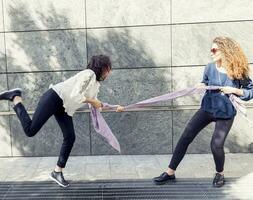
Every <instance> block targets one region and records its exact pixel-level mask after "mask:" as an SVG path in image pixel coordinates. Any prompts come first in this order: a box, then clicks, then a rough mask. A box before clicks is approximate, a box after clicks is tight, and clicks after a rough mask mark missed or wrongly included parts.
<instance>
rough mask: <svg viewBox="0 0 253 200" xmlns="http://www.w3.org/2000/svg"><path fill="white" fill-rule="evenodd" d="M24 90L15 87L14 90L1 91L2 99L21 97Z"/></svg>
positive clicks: (11, 99) (10, 99) (0, 97)
mask: <svg viewBox="0 0 253 200" xmlns="http://www.w3.org/2000/svg"><path fill="white" fill-rule="evenodd" d="M21 93H22V90H21V89H20V88H15V89H12V90H8V91H4V92H1V93H0V100H9V101H13V99H14V97H15V96H20V97H21Z"/></svg>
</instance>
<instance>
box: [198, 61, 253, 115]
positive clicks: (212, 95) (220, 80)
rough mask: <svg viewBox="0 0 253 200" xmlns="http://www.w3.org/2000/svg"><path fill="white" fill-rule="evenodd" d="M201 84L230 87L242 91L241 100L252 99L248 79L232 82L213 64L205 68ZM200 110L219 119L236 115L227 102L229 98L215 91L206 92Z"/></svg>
mask: <svg viewBox="0 0 253 200" xmlns="http://www.w3.org/2000/svg"><path fill="white" fill-rule="evenodd" d="M202 83H205V84H206V85H214V86H230V87H235V88H240V89H243V96H240V98H241V99H242V100H245V101H248V100H250V99H252V98H253V83H252V80H251V79H250V78H247V79H243V80H238V79H235V80H232V79H230V78H229V77H228V76H227V74H225V73H222V72H219V71H218V70H217V68H216V65H215V63H209V64H208V65H207V66H206V67H205V71H204V75H203V80H202ZM201 109H202V110H205V111H207V112H209V113H212V114H213V115H214V117H216V118H220V119H230V118H233V117H234V116H235V115H236V110H235V108H234V106H233V105H232V103H231V102H230V100H229V96H228V95H226V94H223V93H221V92H220V91H219V90H217V91H206V93H205V95H204V97H203V99H202V102H201Z"/></svg>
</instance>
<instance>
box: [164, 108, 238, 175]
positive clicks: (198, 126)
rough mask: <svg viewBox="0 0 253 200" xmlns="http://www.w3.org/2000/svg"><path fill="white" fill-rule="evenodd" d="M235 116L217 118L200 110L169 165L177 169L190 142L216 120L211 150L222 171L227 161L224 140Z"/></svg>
mask: <svg viewBox="0 0 253 200" xmlns="http://www.w3.org/2000/svg"><path fill="white" fill-rule="evenodd" d="M233 121H234V118H232V119H216V118H214V117H213V115H212V114H211V113H208V112H205V111H203V110H201V109H200V110H198V111H197V112H196V113H195V115H194V116H193V117H192V119H191V120H190V122H189V123H188V124H187V126H186V128H185V130H184V132H183V134H182V136H181V138H180V139H179V141H178V143H177V146H176V148H175V151H174V153H173V156H172V159H171V161H170V164H169V167H170V168H171V169H173V170H176V168H177V166H178V165H179V163H180V162H181V160H182V159H183V157H184V155H185V153H186V150H187V148H188V146H189V144H190V143H191V142H192V141H193V139H194V138H195V137H196V136H197V135H198V133H199V132H200V131H201V130H202V129H203V128H204V127H206V126H207V125H208V124H210V123H211V122H215V129H214V133H213V136H212V140H211V150H212V153H213V158H214V162H215V166H216V171H217V172H222V171H223V167H224V162H225V153H224V142H225V139H226V137H227V135H228V133H229V131H230V129H231V126H232V124H233Z"/></svg>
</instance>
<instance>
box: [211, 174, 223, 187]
mask: <svg viewBox="0 0 253 200" xmlns="http://www.w3.org/2000/svg"><path fill="white" fill-rule="evenodd" d="M224 184H225V178H224V175H221V174H219V173H216V174H215V177H214V179H213V186H214V187H222V186H223V185H224Z"/></svg>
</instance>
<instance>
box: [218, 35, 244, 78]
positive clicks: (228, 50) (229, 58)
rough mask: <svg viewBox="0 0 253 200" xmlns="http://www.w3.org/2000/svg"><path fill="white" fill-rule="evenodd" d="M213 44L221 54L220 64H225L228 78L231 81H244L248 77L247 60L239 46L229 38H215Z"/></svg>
mask: <svg viewBox="0 0 253 200" xmlns="http://www.w3.org/2000/svg"><path fill="white" fill-rule="evenodd" d="M213 43H215V44H217V46H218V48H219V50H220V51H221V52H222V53H223V58H222V60H221V61H222V63H225V66H224V67H226V70H227V73H228V76H229V77H230V78H231V79H244V78H247V77H248V76H249V65H248V59H247V57H246V55H245V54H244V52H243V50H242V48H241V47H240V45H239V44H238V43H237V42H236V41H234V40H233V39H231V38H229V37H216V38H215V39H214V40H213Z"/></svg>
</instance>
